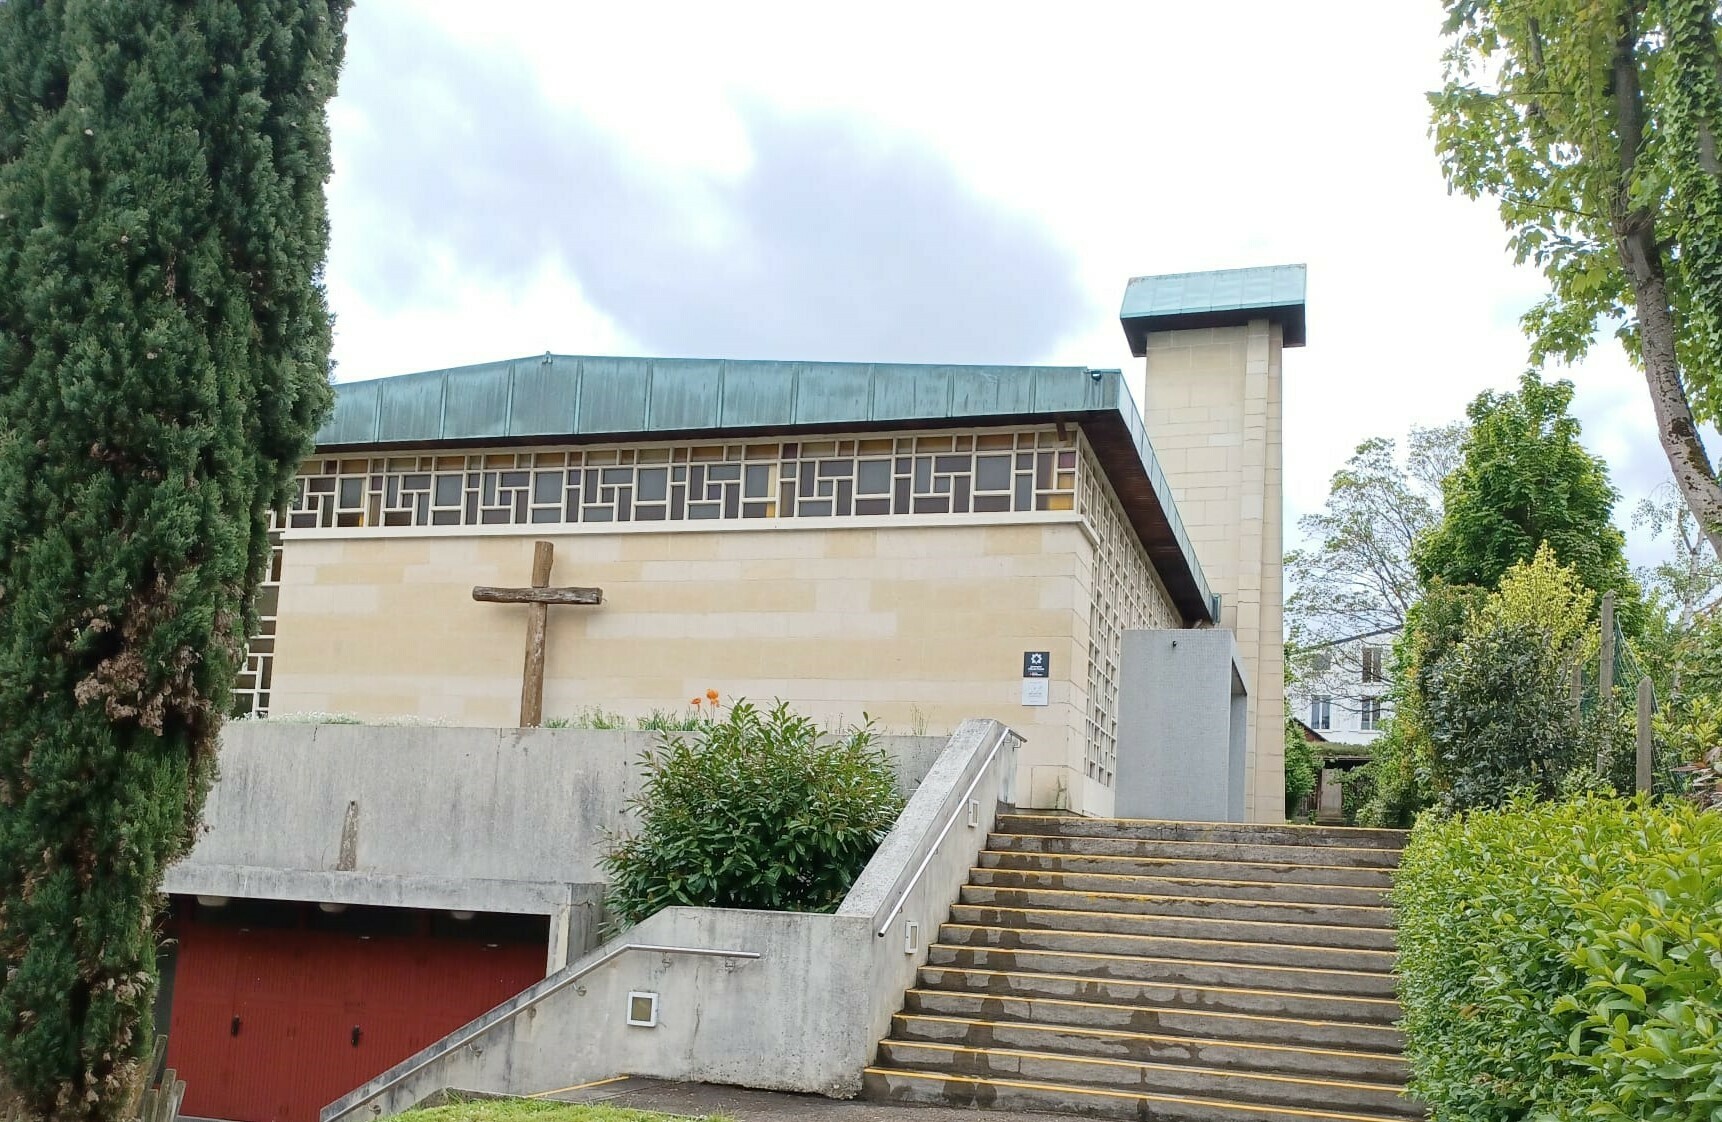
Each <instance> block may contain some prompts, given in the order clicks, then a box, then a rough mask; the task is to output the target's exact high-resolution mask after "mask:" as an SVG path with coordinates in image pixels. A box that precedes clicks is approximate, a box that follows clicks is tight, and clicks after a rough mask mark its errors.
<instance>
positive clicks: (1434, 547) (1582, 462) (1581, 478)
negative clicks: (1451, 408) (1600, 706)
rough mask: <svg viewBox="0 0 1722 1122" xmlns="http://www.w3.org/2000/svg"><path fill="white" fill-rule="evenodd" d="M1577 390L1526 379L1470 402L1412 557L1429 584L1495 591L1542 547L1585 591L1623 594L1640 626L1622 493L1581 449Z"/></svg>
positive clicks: (1626, 610)
mask: <svg viewBox="0 0 1722 1122" xmlns="http://www.w3.org/2000/svg"><path fill="white" fill-rule="evenodd" d="M1572 392H1573V388H1572V383H1570V382H1564V381H1562V382H1544V381H1543V380H1542V379H1541V378H1539V377H1538V376H1537V375H1536V374H1535V373H1527V374H1525V375H1524V376H1523V377H1522V378H1521V379H1520V380H1519V389H1518V392H1517V393H1506V394H1501V393H1494V392H1485V393H1482V394H1479V395H1478V396H1477V398H1476V400H1474V401H1473V402H1472V403H1471V405H1470V406H1469V408H1468V409H1467V411H1466V412H1467V414H1468V415H1469V417H1470V419H1471V429H1470V432H1469V434H1468V435H1467V436H1466V438H1465V441H1464V445H1463V456H1462V459H1461V462H1460V464H1459V466H1458V468H1456V469H1455V470H1454V471H1453V472H1452V474H1450V475H1448V476H1447V479H1446V483H1445V486H1444V497H1445V509H1444V511H1443V514H1442V517H1441V521H1440V523H1439V524H1438V525H1436V526H1435V528H1434V529H1432V530H1431V531H1430V532H1429V533H1428V534H1426V535H1424V536H1423V537H1422V538H1421V539H1420V540H1419V541H1418V542H1417V546H1416V548H1415V549H1414V550H1413V551H1412V559H1413V562H1414V563H1415V565H1416V569H1417V576H1418V579H1419V580H1420V581H1421V582H1422V583H1423V584H1424V585H1428V584H1429V583H1430V582H1432V581H1435V580H1440V581H1443V582H1445V583H1447V584H1450V585H1472V586H1475V587H1478V588H1493V587H1495V584H1496V582H1498V581H1499V580H1500V579H1501V577H1502V576H1503V575H1504V574H1505V573H1506V572H1507V570H1508V569H1509V568H1511V567H1512V566H1514V565H1517V564H1522V563H1524V562H1528V561H1530V560H1531V559H1532V558H1533V557H1534V556H1535V555H1536V553H1537V551H1538V550H1539V549H1540V548H1541V547H1542V546H1543V545H1545V544H1546V545H1548V546H1549V548H1550V549H1552V550H1553V551H1554V556H1555V557H1556V559H1558V560H1559V561H1560V563H1561V564H1563V565H1566V566H1570V567H1571V568H1573V569H1574V570H1575V571H1576V572H1577V573H1578V575H1579V579H1580V580H1581V581H1582V582H1583V584H1584V587H1586V588H1588V589H1590V590H1591V591H1593V592H1597V593H1601V592H1605V591H1608V590H1614V591H1615V592H1617V593H1618V594H1619V600H1620V611H1621V614H1622V617H1623V619H1625V620H1629V621H1636V619H1637V618H1638V613H1639V610H1640V609H1639V596H1638V586H1637V584H1636V582H1634V581H1633V579H1632V575H1631V573H1630V572H1629V570H1628V568H1627V563H1626V552H1625V549H1626V539H1625V536H1624V535H1622V534H1621V532H1620V531H1619V530H1617V529H1616V528H1615V527H1614V524H1613V523H1612V521H1611V518H1612V516H1613V513H1614V503H1615V500H1616V499H1617V498H1618V497H1619V496H1618V495H1617V494H1616V492H1615V490H1614V487H1613V486H1612V485H1611V484H1610V483H1609V479H1608V469H1607V467H1605V466H1604V464H1603V462H1602V461H1601V460H1600V459H1598V458H1597V457H1595V456H1593V455H1591V454H1590V453H1589V452H1588V451H1586V450H1585V448H1584V446H1583V445H1582V444H1580V443H1579V423H1578V421H1576V420H1575V419H1573V417H1572V416H1571V415H1570V414H1569V413H1568V412H1567V407H1568V406H1569V405H1570V404H1571V402H1572Z"/></svg>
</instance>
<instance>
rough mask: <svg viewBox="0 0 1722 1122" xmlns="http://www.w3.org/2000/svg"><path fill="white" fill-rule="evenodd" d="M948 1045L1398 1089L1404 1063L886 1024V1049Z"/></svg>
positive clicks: (992, 1027) (1254, 1047)
mask: <svg viewBox="0 0 1722 1122" xmlns="http://www.w3.org/2000/svg"><path fill="white" fill-rule="evenodd" d="M899 1042H901V1043H906V1044H908V1043H913V1044H949V1045H960V1046H962V1047H966V1048H973V1049H982V1050H984V1049H991V1048H1008V1049H1018V1050H1021V1051H1026V1052H1044V1053H1047V1054H1049V1055H1058V1056H1091V1057H1099V1058H1102V1059H1112V1060H1131V1061H1135V1062H1140V1063H1153V1064H1181V1065H1189V1066H1193V1067H1200V1068H1224V1069H1225V1070H1227V1071H1239V1072H1242V1071H1253V1072H1265V1073H1268V1074H1272V1075H1298V1076H1313V1077H1317V1078H1322V1079H1345V1080H1355V1081H1357V1082H1363V1083H1382V1084H1390V1085H1392V1086H1393V1087H1394V1088H1396V1089H1397V1088H1399V1087H1401V1086H1403V1085H1404V1083H1405V1080H1406V1079H1407V1078H1409V1076H1410V1072H1409V1070H1408V1069H1407V1067H1406V1064H1405V1061H1404V1059H1402V1058H1401V1057H1398V1056H1391V1055H1385V1054H1383V1053H1380V1052H1357V1051H1350V1050H1346V1049H1337V1048H1299V1047H1290V1046H1287V1045H1284V1044H1266V1043H1257V1042H1254V1041H1242V1040H1221V1039H1217V1038H1209V1037H1200V1036H1183V1035H1179V1034H1174V1033H1155V1032H1133V1031H1130V1030H1128V1029H1107V1028H1094V1027H1089V1026H1079V1025H1063V1024H1043V1023H1040V1022H1037V1021H993V1020H977V1019H975V1018H965V1017H935V1016H930V1015H926V1014H919V1013H898V1014H897V1015H896V1016H894V1017H892V1018H891V1036H890V1037H889V1039H888V1040H887V1041H886V1043H887V1044H892V1043H899Z"/></svg>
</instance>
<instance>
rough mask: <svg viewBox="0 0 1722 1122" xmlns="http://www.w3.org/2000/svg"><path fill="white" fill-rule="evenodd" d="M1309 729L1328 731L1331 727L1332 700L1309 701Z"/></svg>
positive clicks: (1320, 698)
mask: <svg viewBox="0 0 1722 1122" xmlns="http://www.w3.org/2000/svg"><path fill="white" fill-rule="evenodd" d="M1309 727H1310V728H1312V729H1330V728H1332V727H1333V698H1331V697H1315V698H1311V699H1310V703H1309Z"/></svg>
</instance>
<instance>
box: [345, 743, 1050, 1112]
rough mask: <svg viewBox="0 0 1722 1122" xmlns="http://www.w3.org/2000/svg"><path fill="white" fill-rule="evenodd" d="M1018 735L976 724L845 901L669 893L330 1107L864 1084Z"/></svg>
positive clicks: (977, 837) (1010, 794)
mask: <svg viewBox="0 0 1722 1122" xmlns="http://www.w3.org/2000/svg"><path fill="white" fill-rule="evenodd" d="M1016 744H1017V738H1016V736H1015V734H1014V733H1012V732H1011V731H1010V730H1009V729H1007V728H1006V727H1005V726H1003V725H1000V724H999V723H997V722H996V721H968V722H965V723H964V724H963V725H962V727H960V728H959V729H958V730H957V732H956V733H955V735H953V736H952V737H951V739H950V741H949V743H948V744H947V745H946V746H945V748H944V749H943V751H942V752H941V753H940V754H939V756H938V758H937V760H936V761H934V763H933V765H932V767H931V769H930V770H929V771H928V773H927V776H926V778H925V780H924V781H923V782H922V783H921V785H920V786H919V788H918V789H917V790H916V792H915V794H914V795H913V797H911V799H910V800H909V805H908V806H907V808H906V809H905V810H904V813H903V815H902V817H901V818H900V819H899V821H898V823H897V826H896V827H895V828H894V829H893V830H892V832H891V833H890V835H888V836H887V837H886V839H885V841H884V842H883V843H882V844H881V846H880V848H879V851H878V853H877V854H875V855H874V858H873V860H872V861H871V862H870V863H869V864H868V866H867V868H866V869H865V870H864V871H863V873H862V875H861V877H860V879H859V880H857V882H856V884H855V886H854V888H853V889H852V890H851V891H850V893H849V895H848V897H847V898H845V900H844V902H843V905H842V907H841V908H839V909H838V911H837V913H836V914H834V915H811V914H806V913H792V912H751V911H731V910H723V909H710V908H670V909H666V910H665V911H662V912H659V913H658V914H657V915H655V916H652V917H651V918H650V919H648V920H646V921H645V922H644V923H641V924H639V925H638V926H636V927H634V928H632V929H630V930H629V931H627V932H625V933H623V934H622V935H620V936H618V937H616V938H615V939H612V940H611V941H609V942H608V943H606V944H605V945H604V946H602V947H599V948H597V949H596V950H594V951H592V952H591V953H589V954H587V955H585V956H583V957H582V958H580V959H579V960H577V961H575V962H572V963H570V964H569V965H568V966H567V967H566V968H565V969H563V970H561V971H558V972H557V973H555V974H553V975H552V976H550V977H549V978H546V979H545V980H544V981H543V982H541V983H539V984H538V985H536V986H534V987H533V988H532V989H530V990H527V991H525V992H524V993H522V994H520V995H518V996H516V997H515V998H513V999H512V1000H510V1001H508V1002H506V1003H504V1004H503V1005H501V1006H499V1007H497V1008H496V1009H494V1010H492V1011H491V1012H489V1013H487V1014H485V1016H483V1017H481V1018H479V1019H478V1020H476V1021H474V1022H473V1023H472V1024H469V1025H467V1026H465V1027H464V1028H462V1029H460V1030H458V1031H457V1032H455V1033H453V1034H451V1035H450V1036H449V1037H447V1038H445V1039H444V1040H442V1041H439V1042H438V1043H437V1044H434V1045H432V1046H431V1047H430V1048H427V1049H426V1050H425V1051H423V1052H421V1053H419V1054H418V1055H417V1056H414V1057H412V1058H411V1059H408V1060H406V1061H405V1062H403V1063H401V1064H399V1065H397V1066H396V1067H395V1068H394V1069H392V1070H390V1071H389V1072H386V1073H384V1074H383V1075H382V1076H380V1077H379V1078H377V1079H376V1080H373V1081H372V1082H371V1083H369V1084H367V1085H366V1086H364V1087H361V1088H359V1089H358V1090H356V1091H354V1092H353V1093H352V1094H350V1095H347V1096H345V1097H344V1098H342V1099H340V1100H339V1101H338V1102H335V1103H332V1104H331V1105H330V1106H328V1107H326V1108H325V1109H324V1110H323V1112H322V1118H323V1122H337V1120H338V1122H357V1120H359V1119H367V1120H368V1119H372V1118H375V1117H377V1116H378V1115H379V1114H392V1113H395V1112H398V1111H401V1110H405V1109H407V1108H409V1107H411V1106H412V1105H414V1104H415V1103H417V1102H419V1101H421V1100H422V1099H424V1098H425V1097H427V1096H429V1095H431V1094H433V1093H435V1092H437V1091H440V1090H444V1089H449V1088H457V1089H460V1090H467V1091H479V1092H491V1093H507V1094H539V1093H543V1092H553V1091H555V1090H557V1089H559V1088H567V1087H570V1086H572V1085H574V1084H579V1083H583V1082H587V1081H590V1080H593V1079H601V1078H604V1077H607V1076H611V1075H617V1074H623V1073H627V1074H633V1075H649V1076H656V1077H660V1078H666V1079H683V1080H703V1081H711V1082H718V1083H730V1084H739V1085H742V1086H748V1087H764V1088H772V1089H780V1090H794V1091H808V1092H818V1093H823V1094H827V1095H833V1096H839V1097H845V1096H849V1095H853V1094H854V1093H855V1092H856V1091H857V1090H858V1089H859V1087H860V1082H861V1070H862V1068H863V1067H865V1066H866V1065H867V1064H868V1063H869V1062H870V1061H871V1059H872V1056H873V1051H874V1049H875V1047H876V1046H877V1044H878V1041H879V1040H880V1039H881V1038H882V1037H883V1036H884V1035H885V1033H886V1030H887V1028H888V1026H889V1023H890V1018H891V1015H892V1014H893V1013H895V1012H896V1011H897V1010H898V1008H899V1007H900V1006H901V1003H902V998H903V991H904V990H905V989H906V988H907V987H908V986H909V985H910V983H911V982H912V980H913V979H914V976H915V972H916V971H917V970H918V969H919V967H920V966H921V964H922V963H924V962H925V960H926V946H927V944H928V943H929V942H930V941H931V937H932V935H933V933H934V932H935V931H936V930H937V928H938V925H939V924H940V923H941V922H943V921H944V919H945V918H946V916H947V915H948V914H949V911H950V907H951V904H952V903H953V902H954V901H955V900H956V897H957V893H958V891H959V890H960V889H961V887H962V885H963V884H964V883H965V882H966V880H967V879H968V870H969V868H970V867H971V865H972V863H973V860H974V856H975V854H976V853H977V852H978V851H979V850H980V849H981V847H982V846H983V845H984V844H985V839H986V835H987V831H988V830H989V829H990V828H991V826H992V821H993V816H994V812H995V810H996V808H997V807H998V805H999V804H1000V803H1001V802H1004V803H1007V804H1008V803H1011V802H1014V790H1013V785H1014V779H1015V774H1016ZM970 804H973V805H972V807H971V805H970ZM910 925H914V941H913V942H912V943H911V942H909V941H908V936H909V932H910ZM725 952H729V953H725ZM753 956H757V957H753ZM636 992H645V993H653V994H656V995H657V996H658V1023H657V1025H656V1026H655V1027H635V1026H630V1025H628V1024H627V1019H628V1016H627V1014H628V1008H629V995H630V994H632V993H636Z"/></svg>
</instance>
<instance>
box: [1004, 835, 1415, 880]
mask: <svg viewBox="0 0 1722 1122" xmlns="http://www.w3.org/2000/svg"><path fill="white" fill-rule="evenodd" d="M995 840H996V839H995ZM989 844H990V843H989ZM1097 844H1100V843H1097ZM1108 844H1112V845H1114V846H1116V847H1117V848H1120V849H1123V848H1125V847H1126V846H1127V845H1128V843H1108ZM979 863H980V865H981V866H982V867H983V868H988V869H1014V870H1020V871H1026V872H1052V873H1126V874H1130V875H1134V876H1159V877H1194V878H1198V879H1203V880H1232V881H1256V882H1261V883H1267V884H1281V883H1288V882H1289V883H1293V884H1297V885H1304V884H1316V885H1327V886H1347V887H1354V888H1374V889H1379V890H1383V891H1385V890H1386V889H1389V888H1392V887H1393V870H1391V869H1365V868H1357V867H1355V866H1351V865H1298V864H1289V863H1286V862H1282V861H1231V860H1226V859H1224V858H1193V857H1143V856H1140V855H1136V854H1130V853H1085V852H1053V851H1047V850H1040V851H1032V852H1031V851H1028V850H1016V849H1003V848H1000V847H999V846H996V845H994V846H992V848H990V849H987V850H984V851H982V853H981V855H980V858H979Z"/></svg>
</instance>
